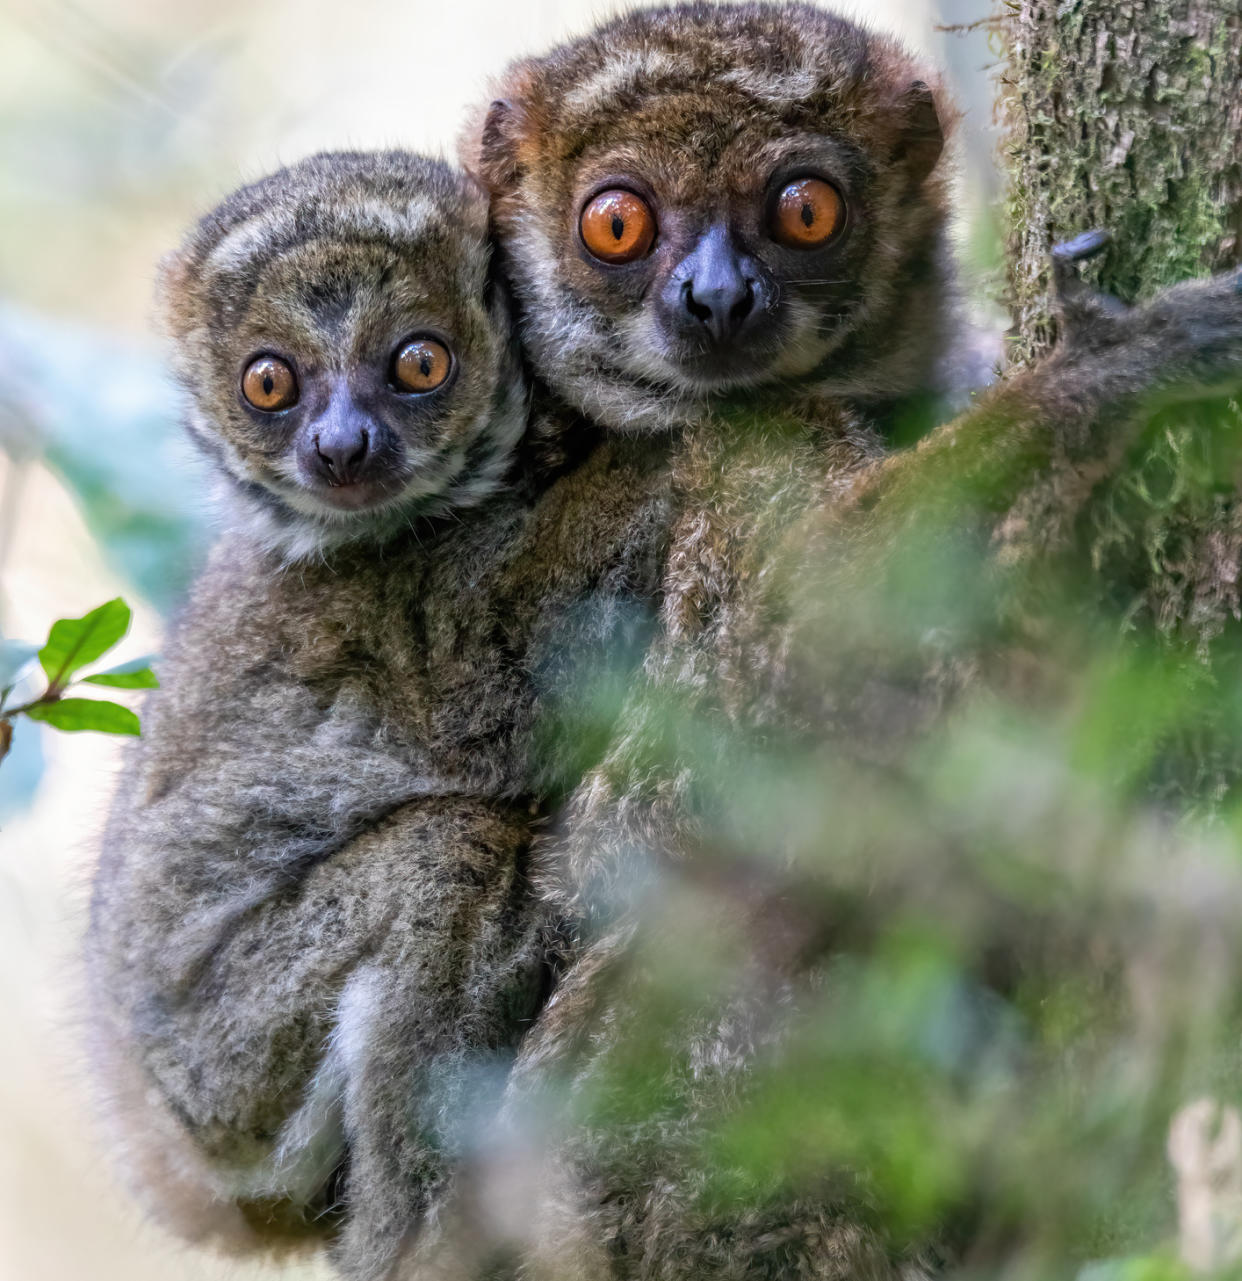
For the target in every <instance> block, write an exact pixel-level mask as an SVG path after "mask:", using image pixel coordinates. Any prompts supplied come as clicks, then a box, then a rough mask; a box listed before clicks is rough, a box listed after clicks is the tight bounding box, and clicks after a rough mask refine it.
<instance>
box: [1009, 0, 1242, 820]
mask: <svg viewBox="0 0 1242 1281" xmlns="http://www.w3.org/2000/svg"><path fill="white" fill-rule="evenodd" d="M1009 8H1010V11H1009V13H1008V16H1007V17H1005V18H1004V19H1002V24H1003V30H1004V34H1005V38H1006V45H1007V50H1006V52H1007V55H1008V59H1007V69H1006V73H1005V75H1004V77H1003V81H1002V95H1001V101H1000V110H1001V117H1002V120H1003V122H1004V124H1005V126H1006V135H1007V136H1006V142H1005V151H1006V160H1007V164H1008V169H1009V176H1010V191H1009V235H1008V240H1009V246H1008V247H1009V255H1008V261H1009V293H1010V302H1011V305H1012V308H1013V316H1014V333H1013V335H1012V337H1013V357H1014V359H1015V360H1016V361H1018V362H1024V361H1029V360H1031V359H1033V358H1035V357H1037V356H1038V355H1039V354H1040V353H1041V352H1043V351H1044V350H1045V349H1046V348H1047V347H1048V346H1049V345H1050V344H1051V342H1052V341H1054V339H1055V321H1054V318H1053V316H1052V312H1051V307H1050V273H1049V249H1050V247H1051V246H1052V245H1053V244H1055V243H1056V242H1057V241H1059V240H1064V239H1068V238H1070V237H1072V236H1075V235H1077V234H1079V233H1080V232H1083V231H1087V230H1089V229H1092V228H1104V229H1106V230H1108V231H1109V232H1111V233H1112V236H1113V241H1112V244H1111V245H1110V247H1109V248H1108V250H1107V252H1106V253H1105V254H1104V255H1102V257H1101V258H1100V259H1099V260H1098V261H1097V262H1096V263H1094V264H1091V265H1090V266H1089V267H1088V268H1086V269H1084V278H1085V279H1087V280H1089V281H1090V282H1092V283H1093V284H1095V285H1097V286H1098V287H1099V288H1100V289H1102V290H1103V291H1105V292H1107V293H1109V294H1112V295H1114V296H1115V297H1117V298H1119V299H1120V300H1122V301H1123V302H1126V303H1130V302H1134V301H1137V300H1139V299H1143V298H1147V297H1150V296H1151V295H1152V294H1153V293H1155V292H1156V291H1157V290H1158V289H1161V288H1163V287H1164V286H1166V285H1169V284H1173V283H1175V282H1176V281H1178V280H1182V279H1185V278H1187V277H1189V276H1197V275H1206V274H1209V273H1211V272H1216V271H1221V270H1225V269H1227V268H1229V267H1232V266H1236V265H1237V264H1238V263H1239V262H1240V261H1242V0H1062V2H1061V3H1053V0H1009ZM1239 484H1242V411H1240V409H1239V405H1238V403H1237V402H1236V401H1233V402H1230V401H1223V400H1217V401H1204V402H1202V403H1198V404H1194V405H1182V406H1179V407H1178V408H1177V409H1174V410H1166V411H1164V412H1163V413H1161V414H1160V415H1159V416H1158V417H1157V418H1156V419H1155V420H1154V421H1153V422H1152V424H1151V428H1150V430H1149V431H1147V432H1146V433H1145V434H1144V436H1143V437H1142V441H1141V444H1140V445H1139V447H1137V448H1136V450H1135V451H1134V454H1133V456H1132V458H1131V459H1130V462H1129V465H1128V466H1127V468H1126V469H1125V470H1124V471H1123V472H1122V473H1121V474H1120V475H1118V476H1117V477H1115V478H1114V479H1111V480H1109V481H1108V482H1107V483H1106V484H1104V485H1102V486H1100V487H1099V489H1098V490H1097V492H1096V493H1095V494H1094V496H1093V498H1092V501H1091V502H1090V504H1089V505H1088V507H1087V509H1086V511H1085V512H1084V514H1083V516H1082V518H1081V520H1080V521H1079V523H1078V527H1077V533H1078V535H1079V536H1080V537H1081V540H1082V541H1081V545H1080V547H1079V549H1078V550H1079V551H1080V552H1081V553H1083V554H1084V555H1085V556H1086V557H1088V558H1089V562H1090V564H1091V567H1092V569H1093V570H1094V584H1095V592H1096V600H1097V603H1100V604H1103V605H1104V606H1105V607H1106V608H1107V609H1108V610H1110V611H1112V612H1113V616H1114V617H1115V618H1117V619H1118V620H1120V622H1121V624H1122V626H1123V628H1124V629H1125V630H1126V631H1127V632H1128V633H1129V634H1130V635H1131V636H1132V637H1135V638H1137V639H1138V641H1139V642H1142V641H1144V640H1148V641H1152V642H1154V643H1155V644H1156V646H1157V648H1158V651H1159V652H1160V653H1161V654H1162V656H1163V659H1164V661H1166V662H1168V661H1172V662H1174V663H1176V664H1180V665H1181V667H1182V670H1183V671H1189V672H1190V673H1191V675H1192V678H1193V679H1194V680H1195V681H1206V682H1210V683H1211V684H1212V686H1213V687H1214V689H1217V690H1219V691H1220V693H1221V695H1222V697H1221V698H1220V699H1219V700H1217V702H1218V705H1219V707H1220V711H1219V713H1218V714H1217V715H1216V723H1215V724H1211V725H1209V724H1197V725H1195V726H1194V727H1193V730H1192V731H1188V732H1186V733H1185V734H1183V736H1182V737H1181V739H1180V740H1179V741H1177V742H1176V743H1171V744H1170V745H1169V750H1168V753H1167V759H1166V761H1165V762H1164V765H1163V768H1162V770H1161V776H1160V778H1159V779H1158V780H1157V783H1156V788H1155V790H1156V793H1157V795H1158V796H1160V797H1161V798H1162V799H1164V800H1167V801H1169V802H1170V803H1171V804H1173V805H1175V806H1176V807H1178V808H1179V809H1185V808H1187V807H1188V808H1190V809H1191V810H1192V811H1194V810H1198V811H1200V812H1203V811H1205V810H1206V811H1213V810H1216V809H1218V808H1219V806H1220V805H1221V803H1222V802H1223V801H1224V800H1225V799H1226V798H1227V797H1228V796H1230V795H1232V794H1235V793H1236V792H1237V790H1238V788H1239V785H1240V784H1242V734H1239V733H1238V731H1237V728H1236V726H1237V722H1238V716H1237V713H1236V711H1235V710H1233V709H1232V708H1231V707H1230V705H1229V702H1227V701H1226V697H1225V696H1226V695H1227V696H1229V699H1230V700H1232V694H1233V690H1235V689H1237V688H1239V682H1242V643H1240V642H1242V629H1239V628H1238V627H1237V626H1236V623H1237V620H1238V619H1239V617H1240V616H1242V613H1240V608H1239V605H1240V602H1239V567H1240V566H1242V503H1240V502H1239V501H1238V496H1239Z"/></svg>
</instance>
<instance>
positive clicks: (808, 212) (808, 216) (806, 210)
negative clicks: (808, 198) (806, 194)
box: [802, 204, 815, 227]
mask: <svg viewBox="0 0 1242 1281" xmlns="http://www.w3.org/2000/svg"><path fill="white" fill-rule="evenodd" d="M814 221H815V210H814V209H813V208H812V207H811V206H810V205H809V204H804V205H803V206H802V225H803V226H804V227H809V226H810V225H811V223H813V222H814Z"/></svg>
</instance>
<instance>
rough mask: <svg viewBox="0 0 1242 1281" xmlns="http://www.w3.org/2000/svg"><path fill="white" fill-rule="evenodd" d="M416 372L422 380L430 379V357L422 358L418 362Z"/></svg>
mask: <svg viewBox="0 0 1242 1281" xmlns="http://www.w3.org/2000/svg"><path fill="white" fill-rule="evenodd" d="M418 372H419V373H420V374H422V376H423V377H424V378H430V377H431V357H430V356H424V357H423V358H422V359H421V360H420V361H419V362H418Z"/></svg>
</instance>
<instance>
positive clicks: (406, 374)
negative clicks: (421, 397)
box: [392, 338, 453, 391]
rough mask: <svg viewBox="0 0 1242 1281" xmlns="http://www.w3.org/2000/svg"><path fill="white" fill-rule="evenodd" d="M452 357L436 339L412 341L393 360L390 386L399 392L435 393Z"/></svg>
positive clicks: (449, 366) (450, 366) (406, 343)
mask: <svg viewBox="0 0 1242 1281" xmlns="http://www.w3.org/2000/svg"><path fill="white" fill-rule="evenodd" d="M452 367H453V357H452V356H450V355H449V349H448V348H447V347H446V346H445V345H444V344H443V343H442V342H438V341H437V340H436V339H435V338H411V339H410V340H409V341H408V342H403V343H402V344H401V346H400V347H398V348H397V354H396V355H395V356H393V358H392V385H393V386H394V387H396V389H397V390H398V391H435V389H436V388H437V387H439V386H441V385H442V384H443V382H444V380H445V379H446V378H447V377H448V376H449V370H450V369H452Z"/></svg>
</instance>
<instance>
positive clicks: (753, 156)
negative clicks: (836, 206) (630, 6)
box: [566, 94, 858, 204]
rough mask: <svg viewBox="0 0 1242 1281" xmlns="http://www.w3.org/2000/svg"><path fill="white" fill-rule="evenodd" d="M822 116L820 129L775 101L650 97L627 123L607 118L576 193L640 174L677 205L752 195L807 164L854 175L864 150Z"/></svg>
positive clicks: (589, 145)
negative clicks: (810, 126) (797, 120)
mask: <svg viewBox="0 0 1242 1281" xmlns="http://www.w3.org/2000/svg"><path fill="white" fill-rule="evenodd" d="M833 126H834V121H833V119H832V117H831V115H828V114H821V116H820V117H819V118H818V120H817V121H816V126H815V127H814V128H813V129H808V128H805V127H801V128H800V127H799V126H798V125H797V124H796V123H795V122H794V120H793V119H791V117H790V115H787V114H783V113H781V112H780V111H779V110H778V109H776V108H773V107H771V106H766V105H765V106H764V107H762V108H759V109H756V108H755V104H754V103H753V101H748V100H746V99H745V98H742V97H740V96H736V95H733V96H726V97H723V98H722V99H720V100H718V99H714V98H708V99H706V100H705V99H704V97H703V96H702V95H699V94H678V95H667V96H664V97H662V98H659V99H656V100H653V101H649V102H647V103H645V104H644V105H643V106H642V107H641V108H639V109H637V110H636V111H635V112H634V113H633V114H632V115H631V116H629V117H628V118H627V119H626V120H625V121H624V122H623V123H622V124H616V123H613V124H612V125H611V127H610V126H609V125H608V124H607V123H605V122H601V123H600V127H598V128H596V129H594V130H593V131H592V134H591V136H590V137H589V141H588V140H585V139H584V143H585V145H583V146H582V147H581V149H580V150H579V151H578V153H577V155H576V157H575V158H574V160H573V161H572V162H571V170H570V172H569V173H567V174H566V177H567V178H568V180H569V181H570V182H571V183H572V184H573V186H574V189H575V194H582V193H583V192H584V191H585V190H587V189H589V188H590V187H592V186H593V185H595V184H596V183H599V182H605V181H607V180H608V179H609V178H610V177H614V176H633V177H635V178H637V179H639V180H640V181H642V182H645V183H646V184H648V185H650V187H651V188H652V190H653V191H654V193H655V195H656V196H657V197H659V198H660V199H661V200H664V201H672V202H676V203H687V204H690V203H694V204H703V203H704V202H707V203H710V202H711V201H712V199H713V198H714V197H720V198H724V197H740V198H743V199H748V198H752V197H754V196H756V195H757V194H758V193H760V192H761V191H763V189H764V188H765V187H766V185H767V183H768V182H769V180H770V178H771V177H772V176H773V174H774V173H775V172H777V171H778V170H782V169H786V170H787V169H789V168H790V167H791V166H792V167H795V168H796V167H797V166H799V165H802V166H805V167H807V168H810V169H814V170H816V171H824V172H825V173H826V176H830V177H837V178H838V179H844V178H846V177H847V176H848V175H849V174H850V173H852V172H853V171H854V170H855V169H856V168H857V158H858V151H857V148H855V147H854V146H853V145H852V144H851V142H850V141H849V140H848V138H847V136H846V134H845V132H844V130H843V129H842V130H840V131H838V130H836V129H834V127H833Z"/></svg>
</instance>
